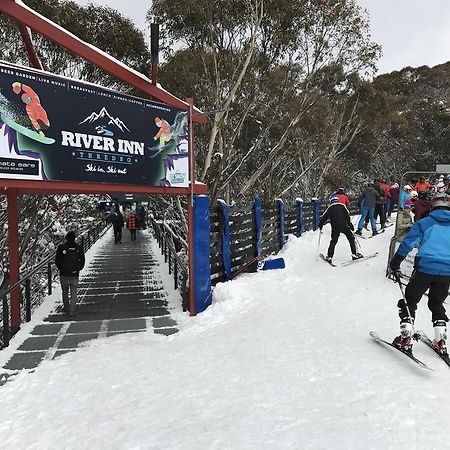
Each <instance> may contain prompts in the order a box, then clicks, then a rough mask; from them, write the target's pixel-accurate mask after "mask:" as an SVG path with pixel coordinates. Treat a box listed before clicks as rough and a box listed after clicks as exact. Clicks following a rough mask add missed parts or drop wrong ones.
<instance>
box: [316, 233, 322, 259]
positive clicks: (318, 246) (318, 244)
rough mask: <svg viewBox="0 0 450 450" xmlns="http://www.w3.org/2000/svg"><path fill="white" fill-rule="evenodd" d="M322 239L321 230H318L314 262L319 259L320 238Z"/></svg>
mask: <svg viewBox="0 0 450 450" xmlns="http://www.w3.org/2000/svg"><path fill="white" fill-rule="evenodd" d="M321 237H322V230H320V229H319V242H318V243H317V254H316V261H317V260H318V259H319V253H320V238H321Z"/></svg>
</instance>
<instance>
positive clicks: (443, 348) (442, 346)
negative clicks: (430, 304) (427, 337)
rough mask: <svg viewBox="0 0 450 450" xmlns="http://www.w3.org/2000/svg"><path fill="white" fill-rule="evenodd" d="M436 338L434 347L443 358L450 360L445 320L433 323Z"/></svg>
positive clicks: (433, 343)
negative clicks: (449, 357) (449, 358)
mask: <svg viewBox="0 0 450 450" xmlns="http://www.w3.org/2000/svg"><path fill="white" fill-rule="evenodd" d="M433 328H434V335H435V338H434V340H433V342H432V344H431V345H432V346H433V348H434V349H435V350H437V351H438V352H439V353H440V354H441V355H442V356H444V357H445V358H448V352H447V342H446V341H447V324H446V323H445V321H444V320H435V321H434V323H433Z"/></svg>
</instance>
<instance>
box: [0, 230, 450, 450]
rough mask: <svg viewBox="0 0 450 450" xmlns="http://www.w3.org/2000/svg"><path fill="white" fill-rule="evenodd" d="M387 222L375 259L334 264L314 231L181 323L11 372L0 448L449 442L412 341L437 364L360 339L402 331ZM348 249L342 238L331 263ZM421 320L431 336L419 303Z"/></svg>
mask: <svg viewBox="0 0 450 450" xmlns="http://www.w3.org/2000/svg"><path fill="white" fill-rule="evenodd" d="M393 229H394V227H391V228H389V229H388V231H387V232H386V233H384V234H383V235H380V236H378V237H376V238H374V239H369V240H363V241H361V245H362V251H363V253H366V254H367V253H372V252H374V251H379V252H380V255H379V256H378V257H377V258H372V259H370V260H367V261H364V262H358V263H356V264H352V265H350V266H348V267H338V268H333V267H330V266H329V265H328V264H326V263H324V262H323V261H321V260H317V258H316V254H317V243H318V232H315V233H314V232H308V233H306V234H305V235H304V236H303V237H301V238H299V239H296V238H291V239H289V242H288V244H287V246H286V247H285V248H284V249H283V251H282V252H281V254H282V256H283V257H284V258H285V261H286V268H285V269H283V270H274V271H266V272H259V273H255V274H244V275H242V276H240V277H238V278H237V279H236V280H234V281H231V282H227V283H223V284H220V285H218V286H217V288H216V289H215V292H214V304H213V305H212V306H211V307H210V308H209V309H208V310H207V311H206V312H204V313H203V314H200V315H199V316H197V317H195V318H189V317H188V316H187V315H186V314H183V313H182V312H181V311H177V312H176V313H175V314H176V315H177V319H178V320H179V321H180V323H181V330H180V332H179V333H177V334H175V335H172V336H169V337H165V336H161V335H155V334H153V333H152V332H150V331H149V332H147V333H145V334H144V333H138V334H131V335H122V336H114V337H111V338H108V339H104V340H97V341H91V342H90V343H89V344H88V345H87V346H86V347H83V348H80V349H79V350H77V351H76V352H73V353H69V354H66V355H63V356H62V357H60V358H57V359H55V360H53V361H46V362H44V363H43V364H41V366H39V367H38V368H37V370H36V371H35V372H34V373H31V374H30V373H23V374H20V375H18V376H17V377H16V378H15V379H14V380H13V381H12V382H9V383H7V384H6V385H5V386H3V387H1V388H0V401H1V404H2V408H1V409H0V442H1V444H0V446H1V448H2V449H15V450H16V449H18V448H20V449H39V450H42V449H58V450H60V449H77V450H79V449H134V450H136V449H164V450H166V449H183V450H185V449H189V450H202V449H221V450H222V449H233V450H237V449H258V450H259V449H343V450H344V449H345V450H348V449H365V450H367V449H380V450H381V449H383V450H384V449H405V448H407V449H411V450H413V449H426V450H430V449H439V450H443V449H445V448H447V447H448V445H447V442H448V437H449V434H450V427H449V425H450V406H449V405H450V402H449V400H450V389H449V388H450V369H449V368H448V367H447V366H445V365H444V363H443V362H442V361H441V360H440V359H439V358H438V357H437V356H435V355H434V354H433V353H432V352H431V350H430V349H428V348H427V347H426V346H425V345H423V344H421V343H417V344H415V354H416V356H417V357H419V358H421V359H422V360H423V361H424V362H426V363H427V364H429V365H430V366H431V367H432V368H434V369H435V370H434V371H433V372H430V371H426V370H423V369H421V368H419V367H417V366H416V365H415V364H414V363H412V362H410V361H409V360H408V359H407V358H406V357H404V356H402V355H401V354H400V353H398V352H395V351H394V350H390V349H387V348H384V347H382V346H381V345H379V344H376V343H375V342H374V341H373V340H372V339H371V338H370V337H369V331H370V330H372V329H374V330H376V331H378V332H379V334H380V335H382V336H384V337H386V338H387V339H392V338H393V337H394V336H395V335H396V334H397V333H398V319H397V311H396V302H397V300H398V298H399V294H400V291H399V289H398V286H397V285H395V284H394V283H393V282H392V281H390V280H388V279H386V278H385V276H384V272H385V266H386V260H387V249H388V243H389V238H390V237H391V235H392V232H393ZM329 233H330V230H329V226H326V227H325V229H324V235H323V237H322V243H321V249H322V251H326V248H327V245H328V240H329ZM101 245H102V241H100V242H99V243H98V244H97V245H96V246H95V247H94V248H93V250H92V251H96V249H98V248H99V246H101ZM150 245H154V243H153V242H152V243H150ZM349 257H350V250H349V247H348V243H347V241H346V239H345V237H344V236H341V239H340V241H339V243H338V246H337V248H336V255H335V258H334V261H335V262H336V263H340V262H344V261H347V260H348V259H349ZM87 270H89V269H87ZM163 275H164V278H165V280H166V281H167V282H168V283H169V285H170V279H169V277H168V274H167V273H166V272H165V273H164V274H163ZM55 295H56V294H55ZM51 302H52V299H49V300H48V302H47V304H44V305H43V310H44V309H45V308H49V306H48V305H49V304H51ZM35 317H36V320H37V318H38V317H39V315H36V316H35ZM27 327H28V326H27ZM417 327H418V328H421V329H424V330H425V331H427V332H428V333H429V334H430V335H431V334H432V327H431V321H430V313H429V312H428V310H427V308H426V301H422V303H421V304H420V305H419V312H418V316H417ZM25 337H26V330H25V331H24V332H22V334H21V337H20V339H22V338H23V339H24V338H25ZM8 351H11V350H6V352H8ZM6 357H7V353H4V352H0V363H1V364H3V363H4V362H5V361H4V359H5V358H6Z"/></svg>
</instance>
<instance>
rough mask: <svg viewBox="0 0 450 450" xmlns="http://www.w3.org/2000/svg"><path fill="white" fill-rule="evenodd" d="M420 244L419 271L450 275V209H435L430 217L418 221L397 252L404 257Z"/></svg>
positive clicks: (418, 253)
mask: <svg viewBox="0 0 450 450" xmlns="http://www.w3.org/2000/svg"><path fill="white" fill-rule="evenodd" d="M416 244H419V250H418V252H417V256H418V260H417V261H418V266H417V270H418V271H419V272H423V273H427V274H431V275H446V276H449V275H450V211H449V210H447V209H434V210H432V211H431V212H430V214H429V216H428V217H425V218H423V219H421V220H419V221H418V222H416V223H415V224H414V225H413V226H412V228H411V229H410V230H409V232H408V234H407V235H406V236H405V238H404V239H403V242H402V243H401V244H400V247H399V248H398V250H397V254H398V255H399V256H401V257H402V258H405V257H406V255H407V254H408V253H409V252H410V251H411V250H412V249H413V247H415V246H416Z"/></svg>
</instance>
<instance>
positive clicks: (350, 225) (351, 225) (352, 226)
mask: <svg viewBox="0 0 450 450" xmlns="http://www.w3.org/2000/svg"><path fill="white" fill-rule="evenodd" d="M348 227H349V228H350V230H352V231H355V227H354V225H353V224H352V223H351V222H350V224H349V225H348Z"/></svg>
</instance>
